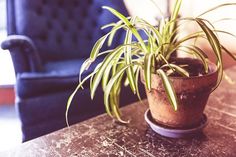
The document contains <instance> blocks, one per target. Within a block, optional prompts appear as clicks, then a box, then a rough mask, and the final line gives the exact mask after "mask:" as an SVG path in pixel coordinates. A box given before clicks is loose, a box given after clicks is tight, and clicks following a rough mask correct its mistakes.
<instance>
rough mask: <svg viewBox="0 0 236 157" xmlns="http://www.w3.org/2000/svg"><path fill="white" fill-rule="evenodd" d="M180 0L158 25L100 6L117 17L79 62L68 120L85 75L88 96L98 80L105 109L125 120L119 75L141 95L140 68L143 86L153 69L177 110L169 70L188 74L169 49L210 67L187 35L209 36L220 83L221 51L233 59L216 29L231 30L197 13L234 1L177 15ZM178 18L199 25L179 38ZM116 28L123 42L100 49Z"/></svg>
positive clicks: (202, 53) (204, 56) (109, 42)
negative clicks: (122, 33)
mask: <svg viewBox="0 0 236 157" xmlns="http://www.w3.org/2000/svg"><path fill="white" fill-rule="evenodd" d="M181 3H182V0H176V2H175V5H174V9H173V12H172V14H171V16H170V17H169V18H162V19H161V20H159V24H158V26H153V25H151V24H150V23H148V22H147V21H145V20H144V19H141V18H139V17H125V16H124V15H122V14H121V13H119V12H118V11H116V10H115V9H113V8H110V7H108V6H104V7H103V9H105V10H108V11H110V12H111V13H112V14H113V15H114V16H116V17H118V18H119V21H118V22H116V23H110V24H107V25H105V26H103V27H102V29H106V28H111V30H110V32H108V33H107V34H105V35H104V36H102V37H101V38H100V39H99V40H98V41H97V42H96V43H95V45H94V47H93V49H92V51H91V55H90V58H88V59H87V60H86V61H85V62H84V63H83V65H82V67H81V70H80V83H79V85H78V86H77V88H76V89H75V91H74V92H73V94H72V95H71V96H70V98H69V100H68V103H67V110H66V120H67V124H68V119H67V116H68V110H69V107H70V104H71V101H72V99H73V97H74V95H75V94H76V92H77V90H79V89H80V88H82V85H83V83H84V82H85V81H86V80H89V79H90V89H91V98H92V99H93V97H94V95H95V92H96V89H97V88H98V86H99V84H102V88H103V90H104V104H105V108H106V112H107V113H108V114H109V115H110V116H111V117H114V118H116V119H117V120H119V121H120V122H122V123H126V121H123V120H122V119H121V114H120V111H119V96H120V91H121V86H122V81H123V80H124V79H123V78H125V84H126V85H129V87H130V88H131V90H132V91H133V93H134V94H136V95H137V96H138V97H139V98H140V96H139V89H138V80H139V75H140V73H141V71H143V73H144V80H145V86H146V88H147V89H148V90H151V88H152V87H151V86H152V83H151V75H152V74H157V75H159V76H160V78H161V80H162V82H163V85H164V88H165V91H166V94H167V98H168V99H169V102H170V104H171V105H172V106H173V109H174V110H177V109H178V102H177V98H176V94H175V91H174V89H173V86H172V83H171V81H170V79H169V75H170V74H171V73H173V72H175V73H178V74H180V75H182V76H184V77H189V72H188V71H187V70H185V69H184V68H183V67H182V66H181V65H176V64H174V63H171V61H170V60H171V57H172V55H173V54H174V53H175V52H177V51H183V52H186V53H189V54H190V55H192V56H193V57H195V58H198V59H199V60H200V61H201V62H202V64H203V66H204V69H205V72H206V73H208V58H207V55H206V54H205V53H204V51H203V50H202V49H201V48H200V47H198V46H197V45H195V44H190V45H186V44H185V43H186V42H187V41H190V40H193V39H194V40H197V39H199V38H201V39H205V40H206V41H207V42H209V44H210V46H211V48H212V50H213V51H212V52H213V53H214V55H215V56H216V58H217V61H216V64H217V67H218V70H219V73H218V74H219V76H218V83H217V86H218V85H219V83H220V81H221V78H222V75H223V64H222V51H225V52H226V53H227V54H229V56H231V57H232V58H234V59H236V57H235V55H234V54H232V53H230V52H229V51H228V50H227V49H226V48H225V47H224V46H223V45H221V43H220V41H219V39H218V36H217V33H219V32H220V33H226V34H229V35H232V34H231V33H229V32H226V31H219V30H216V29H215V28H214V26H213V24H212V23H210V22H209V21H207V20H206V19H203V18H201V16H202V15H204V14H207V13H208V12H211V11H214V10H215V9H218V8H219V7H224V6H228V5H236V4H234V3H227V4H224V5H220V6H217V7H214V8H212V9H210V10H209V11H207V12H204V13H203V14H201V15H200V16H198V17H196V18H180V17H179V10H180V8H181ZM181 21H185V22H192V23H195V24H197V25H198V26H199V28H200V29H201V30H200V31H198V32H194V33H190V34H188V35H187V36H185V37H182V38H179V36H178V31H179V29H180V27H181V26H182V25H180V24H179V25H178V23H179V22H181ZM118 30H123V31H125V39H124V41H123V44H121V45H119V46H118V47H116V48H115V49H110V50H107V51H104V52H101V48H102V47H103V45H104V44H105V41H106V40H108V45H111V43H112V41H113V37H114V36H115V34H116V33H117V31H118ZM140 31H143V32H144V33H145V34H146V36H147V39H143V38H142V36H141V35H140ZM102 55H105V58H104V60H103V61H102V62H101V63H100V64H98V65H97V67H96V68H95V70H94V72H92V73H91V74H90V75H88V76H87V77H86V78H85V79H83V80H81V74H82V73H83V72H84V71H85V70H86V69H88V68H89V66H90V64H91V63H92V62H94V61H95V60H96V58H97V57H99V56H102ZM166 68H168V69H169V70H168V73H167V71H166V70H164V69H166ZM169 71H171V73H169Z"/></svg>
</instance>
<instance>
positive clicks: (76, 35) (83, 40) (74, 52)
mask: <svg viewBox="0 0 236 157" xmlns="http://www.w3.org/2000/svg"><path fill="white" fill-rule="evenodd" d="M103 5H106V6H111V7H113V8H115V9H117V10H118V11H120V12H122V13H123V14H125V15H127V11H126V9H125V6H124V4H123V0H8V2H7V8H8V23H7V24H8V34H9V35H11V34H17V35H26V36H28V37H30V38H31V39H32V40H33V41H34V43H35V45H36V47H37V49H38V51H39V56H40V57H41V59H42V60H43V61H48V60H64V59H74V58H79V57H88V56H89V53H90V51H91V48H92V46H93V44H94V43H95V41H96V40H97V39H98V38H99V37H101V35H102V34H104V33H105V31H103V30H101V29H100V27H101V26H102V25H104V24H107V23H110V22H115V21H117V20H118V19H117V18H116V17H115V16H114V15H112V14H111V13H110V12H108V11H107V10H103V9H102V8H101V6H103Z"/></svg>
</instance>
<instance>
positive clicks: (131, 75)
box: [124, 18, 136, 93]
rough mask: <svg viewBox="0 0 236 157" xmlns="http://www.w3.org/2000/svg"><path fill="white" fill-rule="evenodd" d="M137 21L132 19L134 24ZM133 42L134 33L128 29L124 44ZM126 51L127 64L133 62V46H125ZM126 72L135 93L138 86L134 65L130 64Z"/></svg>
mask: <svg viewBox="0 0 236 157" xmlns="http://www.w3.org/2000/svg"><path fill="white" fill-rule="evenodd" d="M134 22H135V19H134V18H132V19H131V24H133V23H134ZM131 42H132V33H131V31H130V30H127V31H126V36H125V41H124V44H131ZM124 51H125V63H126V65H129V64H131V63H132V51H131V47H125V48H124ZM126 73H127V77H128V80H129V85H130V88H131V89H132V91H133V93H136V88H135V83H134V82H135V80H134V71H133V67H132V66H130V67H128V68H127V69H126Z"/></svg>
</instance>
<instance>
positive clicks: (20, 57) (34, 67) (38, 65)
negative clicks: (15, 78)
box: [1, 35, 43, 73]
mask: <svg viewBox="0 0 236 157" xmlns="http://www.w3.org/2000/svg"><path fill="white" fill-rule="evenodd" d="M1 47H2V49H4V50H9V51H10V53H11V57H12V60H13V64H14V68H15V72H16V73H18V72H20V73H21V72H26V71H28V72H38V71H42V70H43V66H42V62H41V60H40V57H39V55H38V52H37V49H36V47H35V45H34V43H33V41H32V40H31V39H30V38H29V37H27V36H23V35H10V36H8V37H7V38H6V40H4V41H3V42H2V43H1Z"/></svg>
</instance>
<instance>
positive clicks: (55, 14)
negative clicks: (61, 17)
mask: <svg viewBox="0 0 236 157" xmlns="http://www.w3.org/2000/svg"><path fill="white" fill-rule="evenodd" d="M57 17H58V13H57V11H53V12H52V18H54V19H56V18H57Z"/></svg>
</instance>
